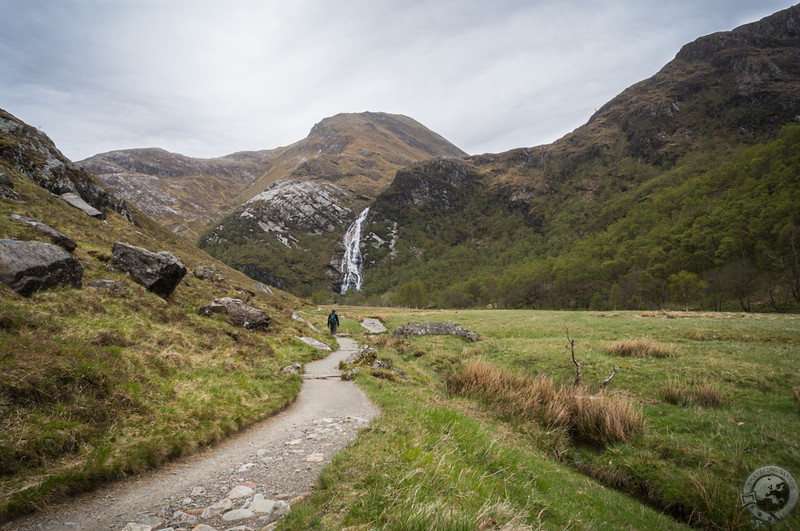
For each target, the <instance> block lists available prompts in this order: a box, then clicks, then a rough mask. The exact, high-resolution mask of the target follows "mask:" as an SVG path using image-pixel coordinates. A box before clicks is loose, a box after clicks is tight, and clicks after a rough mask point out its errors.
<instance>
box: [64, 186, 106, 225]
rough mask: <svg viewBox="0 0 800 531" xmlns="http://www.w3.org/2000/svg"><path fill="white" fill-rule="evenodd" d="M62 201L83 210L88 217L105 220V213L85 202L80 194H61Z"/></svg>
mask: <svg viewBox="0 0 800 531" xmlns="http://www.w3.org/2000/svg"><path fill="white" fill-rule="evenodd" d="M61 199H63V200H64V201H66V202H67V203H69V204H70V205H72V206H74V207H75V208H77V209H78V210H82V211H83V212H84V213H85V214H86V215H87V216H91V217H93V218H97V219H103V213H102V212H100V211H99V210H97V209H96V208H95V207H93V206H92V205H90V204H89V203H87V202H86V201H84V200H83V198H82V197H81V196H79V195H78V194H75V193H72V192H67V193H66V194H61Z"/></svg>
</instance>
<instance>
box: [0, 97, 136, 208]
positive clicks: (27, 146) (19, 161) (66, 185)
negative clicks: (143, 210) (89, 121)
mask: <svg viewBox="0 0 800 531" xmlns="http://www.w3.org/2000/svg"><path fill="white" fill-rule="evenodd" d="M0 160H2V161H4V164H3V166H5V168H7V171H8V172H12V171H16V172H19V173H20V174H22V175H25V176H26V177H27V178H29V179H30V180H32V181H33V182H35V183H36V184H38V185H39V186H41V187H42V188H44V189H46V190H48V191H49V192H51V193H53V194H55V195H58V196H61V197H62V198H64V199H65V200H66V201H68V202H75V204H76V205H80V206H81V207H84V205H85V207H89V208H92V209H94V210H96V211H97V213H98V217H102V218H104V217H105V213H106V211H108V210H113V211H115V212H117V213H118V214H120V215H122V216H124V217H125V218H126V219H128V220H130V221H132V220H133V218H132V214H131V211H130V209H129V208H128V207H127V206H126V204H125V201H124V200H120V199H117V198H116V197H114V196H113V195H111V194H109V193H108V192H106V190H104V189H103V188H101V187H100V186H98V185H97V183H96V182H95V181H94V179H93V178H92V177H91V176H90V175H89V174H88V173H87V172H86V171H84V170H83V169H82V168H80V167H78V166H76V165H75V164H73V163H72V162H71V161H70V160H69V159H67V158H66V157H65V156H64V155H63V154H62V153H61V152H60V151H59V150H58V148H56V146H55V144H53V142H52V140H50V138H48V137H47V135H45V134H44V133H42V132H41V131H39V130H38V129H36V128H34V127H31V126H30V125H28V124H26V123H24V122H23V121H21V120H20V119H18V118H16V117H15V116H13V115H11V114H9V113H7V112H6V111H4V110H2V109H0ZM3 166H0V170H3ZM7 171H2V173H0V197H7V198H12V199H14V198H17V195H18V194H17V193H16V192H14V190H13V184H12V180H11V177H10V175H9V173H7ZM75 196H77V198H75ZM85 207H84V208H85Z"/></svg>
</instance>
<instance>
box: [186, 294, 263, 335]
mask: <svg viewBox="0 0 800 531" xmlns="http://www.w3.org/2000/svg"><path fill="white" fill-rule="evenodd" d="M200 313H202V314H203V315H211V314H214V313H222V314H225V315H227V316H228V321H229V322H230V323H231V324H232V325H233V326H241V327H242V328H245V329H247V330H250V331H251V332H259V331H260V332H266V331H267V330H268V329H269V325H270V323H272V318H271V317H270V316H268V315H267V314H266V313H264V310H259V309H258V308H253V307H252V306H248V305H247V304H245V303H244V302H242V300H241V299H234V298H231V297H223V298H221V299H214V302H212V303H211V304H207V305H205V306H203V307H202V308H200Z"/></svg>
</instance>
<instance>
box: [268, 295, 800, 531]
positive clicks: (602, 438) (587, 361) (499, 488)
mask: <svg viewBox="0 0 800 531" xmlns="http://www.w3.org/2000/svg"><path fill="white" fill-rule="evenodd" d="M342 312H343V315H344V317H345V319H343V331H350V332H351V333H352V334H353V335H355V336H358V338H359V341H360V342H363V343H370V344H372V345H373V346H374V347H375V348H376V349H377V350H378V353H379V357H380V358H382V359H384V360H386V361H388V362H389V363H391V364H393V365H394V367H395V368H399V369H401V370H402V371H403V372H404V373H405V375H400V374H399V373H397V372H393V371H386V370H385V369H384V370H375V371H369V370H361V371H360V372H359V373H358V374H357V376H356V381H357V383H358V384H359V385H360V386H361V387H362V388H363V389H364V390H365V391H366V392H367V394H368V395H369V396H370V397H371V398H372V399H373V400H374V401H375V402H376V403H377V404H378V405H379V406H380V407H381V409H382V410H383V415H382V416H381V417H379V418H378V419H376V420H375V421H373V423H372V424H371V426H370V427H369V428H367V429H366V430H364V432H363V433H362V434H361V435H360V437H359V438H358V439H357V441H356V442H355V443H354V444H353V445H352V446H351V447H350V448H349V449H347V450H346V451H345V452H343V453H341V454H339V455H337V456H336V457H335V458H334V461H333V463H332V464H331V465H329V466H328V467H326V468H325V469H324V471H323V473H322V476H321V478H320V482H319V484H318V486H317V488H316V489H315V491H314V495H313V496H312V497H311V498H310V499H309V500H308V501H306V502H305V503H303V504H301V505H298V506H296V507H295V508H294V509H293V511H292V513H291V515H290V516H289V517H288V518H287V519H286V520H285V521H283V523H282V524H281V529H334V528H350V529H375V528H381V529H384V528H385V529H420V530H421V529H465V530H467V529H680V528H686V527H687V526H690V527H697V528H704V529H739V528H749V527H750V525H751V516H750V514H749V512H747V511H746V510H745V509H743V508H742V507H741V506H740V502H739V494H740V492H741V489H742V486H743V484H744V482H745V480H746V479H747V477H748V475H749V474H750V473H751V472H752V471H754V470H755V469H757V468H759V467H761V466H765V465H778V466H780V467H782V468H784V469H786V470H788V471H789V472H790V473H792V474H793V475H794V476H795V478H798V477H800V441H799V440H798V437H797V435H798V433H800V403H798V398H797V394H798V392H799V391H800V389H798V388H800V375H799V374H798V368H800V316H797V315H777V314H771V315H766V314H738V313H737V314H730V313H684V312H674V313H672V312H604V313H600V312H548V311H515V310H510V311H505V310H463V311H461V310H460V311H447V310H440V311H416V310H399V309H386V308H357V307H350V308H344V309H343V310H342ZM363 317H378V318H380V319H381V320H383V321H384V322H385V324H386V325H387V327H388V328H389V330H390V331H391V330H393V329H394V328H396V327H398V326H400V325H403V324H406V323H408V322H412V321H455V322H458V323H460V324H462V325H463V326H465V327H466V328H468V329H470V330H473V331H475V332H478V333H479V334H480V335H481V341H480V342H477V343H467V342H466V341H464V340H462V339H461V338H457V337H453V336H427V337H419V338H412V339H409V340H400V339H393V338H391V337H390V336H389V335H388V334H381V335H376V336H368V335H367V334H365V333H364V330H363V329H362V328H361V327H360V326H359V325H358V319H360V318H363ZM568 338H569V339H571V340H572V341H574V343H573V344H572V349H573V350H574V353H575V359H576V360H577V361H578V363H579V364H580V370H581V374H582V377H581V383H580V385H578V386H574V381H575V378H576V367H575V365H574V364H573V362H572V359H571V349H570V348H569V346H570V345H569V341H568ZM615 366H616V367H617V371H616V374H615V376H614V378H612V379H611V381H610V382H608V383H607V384H606V385H605V390H602V391H601V387H602V382H603V381H604V380H606V379H607V378H608V377H609V376H610V375H611V373H612V371H613V368H614V367H615ZM592 397H594V398H592ZM775 528H776V529H798V528H800V516H798V510H797V509H796V510H795V511H794V512H793V513H792V514H791V515H790V516H789V517H788V518H787V519H785V520H784V521H782V522H781V523H779V524H778V525H776V526H775Z"/></svg>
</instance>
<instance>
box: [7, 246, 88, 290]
mask: <svg viewBox="0 0 800 531" xmlns="http://www.w3.org/2000/svg"><path fill="white" fill-rule="evenodd" d="M82 280H83V266H82V265H81V263H80V262H79V261H78V259H77V258H75V257H74V256H72V255H71V254H69V253H68V252H67V251H65V250H64V249H62V248H61V247H58V246H56V245H52V244H49V243H44V242H36V241H25V242H23V241H17V240H5V239H0V282H3V283H4V284H6V285H7V286H9V287H10V288H11V289H13V290H14V291H16V292H17V293H19V294H20V295H24V296H26V297H27V296H30V295H32V294H33V293H35V292H37V291H39V290H43V289H48V288H54V287H57V286H66V287H72V288H80V287H81V285H82Z"/></svg>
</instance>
